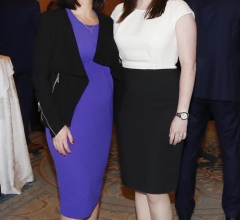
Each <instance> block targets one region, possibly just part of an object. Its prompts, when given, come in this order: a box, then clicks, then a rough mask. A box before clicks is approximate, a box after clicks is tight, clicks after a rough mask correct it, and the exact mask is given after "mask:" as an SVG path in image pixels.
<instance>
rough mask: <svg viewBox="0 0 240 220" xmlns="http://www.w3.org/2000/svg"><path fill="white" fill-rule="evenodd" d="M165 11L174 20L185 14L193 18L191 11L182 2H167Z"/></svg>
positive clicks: (175, 0) (170, 0)
mask: <svg viewBox="0 0 240 220" xmlns="http://www.w3.org/2000/svg"><path fill="white" fill-rule="evenodd" d="M166 11H168V12H169V13H170V14H171V16H172V17H174V18H175V19H176V20H178V19H179V18H180V17H182V16H183V15H186V14H193V16H194V13H193V11H192V9H191V8H190V7H189V6H188V4H187V3H186V2H185V1H183V0H168V3H167V7H166Z"/></svg>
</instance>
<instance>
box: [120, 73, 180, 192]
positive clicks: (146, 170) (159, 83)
mask: <svg viewBox="0 0 240 220" xmlns="http://www.w3.org/2000/svg"><path fill="white" fill-rule="evenodd" d="M123 73H124V74H123V75H124V83H125V87H126V90H125V94H124V98H123V101H122V105H121V108H120V111H119V115H118V118H117V124H116V125H117V137H118V143H119V155H120V165H121V175H122V182H123V184H124V185H126V186H127V187H129V188H133V189H135V190H138V191H141V192H145V193H151V194H160V193H167V192H170V191H174V190H175V189H176V187H177V182H178V173H179V167H180V159H181V152H182V145H183V142H181V143H180V144H177V145H176V146H173V145H170V144H169V129H170V125H171V122H172V120H173V118H174V116H175V114H176V111H177V104H178V94H179V75H180V74H179V71H178V70H176V69H169V70H134V69H124V72H123Z"/></svg>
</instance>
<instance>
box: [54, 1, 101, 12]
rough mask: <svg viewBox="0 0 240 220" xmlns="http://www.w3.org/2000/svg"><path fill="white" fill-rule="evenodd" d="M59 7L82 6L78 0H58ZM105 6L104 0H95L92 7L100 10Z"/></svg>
mask: <svg viewBox="0 0 240 220" xmlns="http://www.w3.org/2000/svg"><path fill="white" fill-rule="evenodd" d="M57 5H58V7H59V8H69V9H76V7H77V6H81V5H80V3H79V2H78V0H57ZM103 6H104V0H93V4H92V7H93V9H94V10H100V9H102V8H103Z"/></svg>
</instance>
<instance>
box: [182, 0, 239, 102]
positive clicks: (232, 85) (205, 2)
mask: <svg viewBox="0 0 240 220" xmlns="http://www.w3.org/2000/svg"><path fill="white" fill-rule="evenodd" d="M186 2H187V3H188V5H189V6H190V8H191V9H192V10H193V11H194V12H195V16H196V23H197V33H198V34H197V37H198V39H197V74H196V82H195V88H194V93H193V98H201V99H210V100H219V101H231V102H240V59H239V52H240V0H186Z"/></svg>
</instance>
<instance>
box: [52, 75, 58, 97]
mask: <svg viewBox="0 0 240 220" xmlns="http://www.w3.org/2000/svg"><path fill="white" fill-rule="evenodd" d="M59 76H60V73H58V74H57V78H56V80H55V82H54V84H53V88H52V93H53V92H54V88H55V86H56V83H59Z"/></svg>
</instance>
